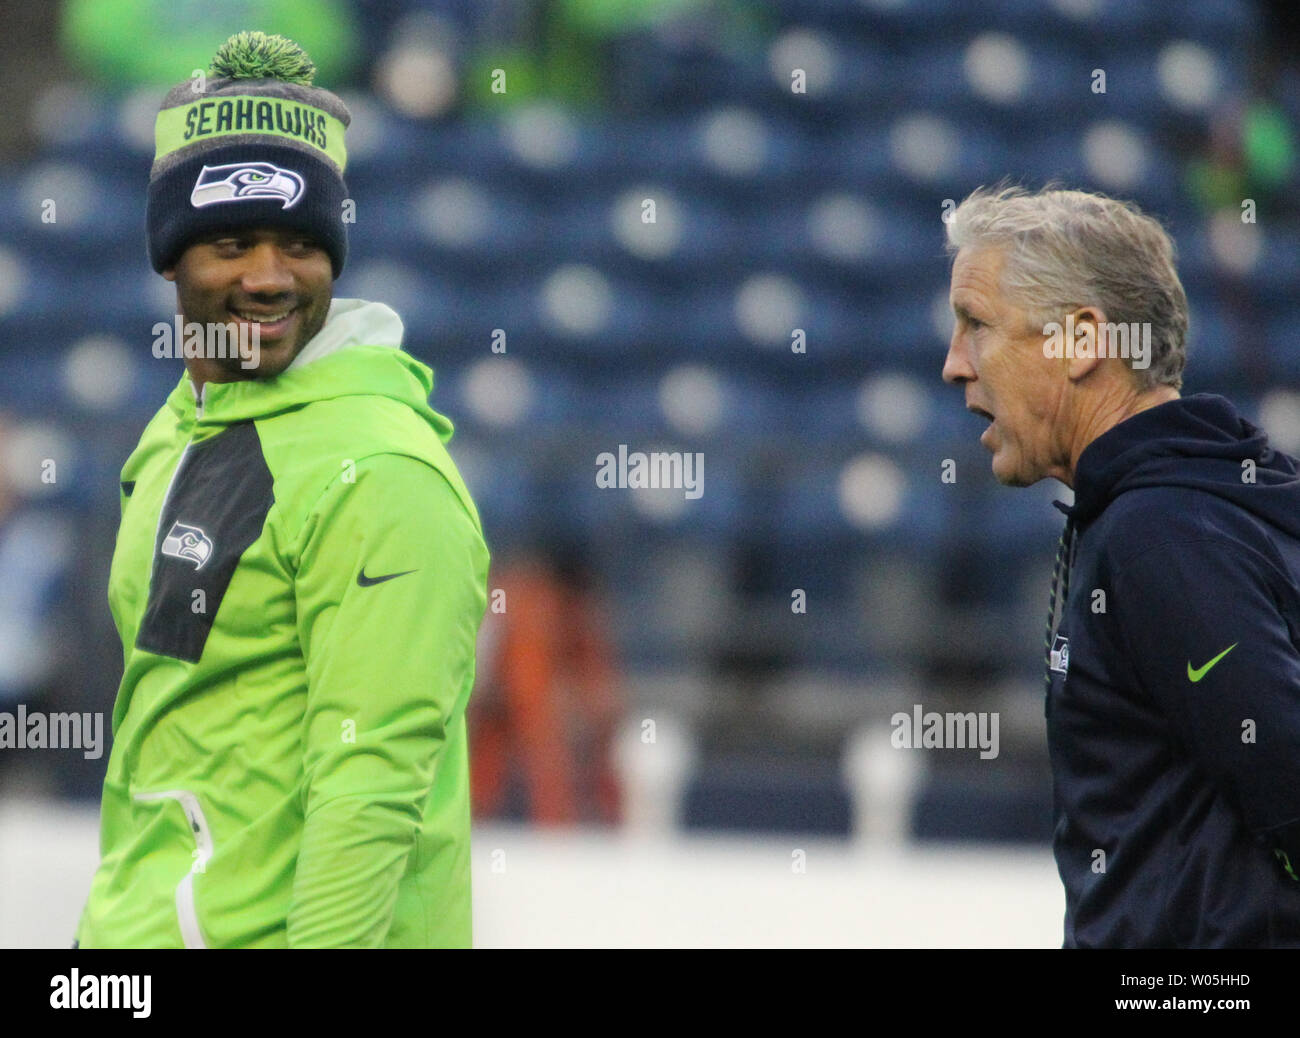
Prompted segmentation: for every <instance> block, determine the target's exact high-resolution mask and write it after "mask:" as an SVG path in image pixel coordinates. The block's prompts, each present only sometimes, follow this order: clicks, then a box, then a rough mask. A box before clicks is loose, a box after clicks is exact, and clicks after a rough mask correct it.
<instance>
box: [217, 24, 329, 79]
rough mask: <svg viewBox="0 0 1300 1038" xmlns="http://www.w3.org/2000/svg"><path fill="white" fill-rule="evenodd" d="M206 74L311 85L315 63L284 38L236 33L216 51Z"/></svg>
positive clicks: (264, 34) (252, 33) (258, 33)
mask: <svg viewBox="0 0 1300 1038" xmlns="http://www.w3.org/2000/svg"><path fill="white" fill-rule="evenodd" d="M208 72H209V73H210V74H211V75H213V76H224V77H225V78H227V79H278V80H280V81H281V82H284V83H298V84H300V85H301V86H311V81H312V79H313V77H314V76H315V75H316V64H315V62H313V61H312V60H311V58H309V57H307V52H306V51H305V50H303V49H302V48H301V47H300V46H298V44H296V43H294V42H293V40H290V39H286V38H285V37H284V36H268V35H267V34H266V33H264V32H238V33H235V35H234V36H232V37H230V39H228V40H226V42H225V43H223V44H222V45H221V46H220V47H219V48H218V50H217V53H216V54H214V55H213V56H212V66H211V68H209V69H208Z"/></svg>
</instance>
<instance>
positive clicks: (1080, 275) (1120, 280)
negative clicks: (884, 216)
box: [947, 186, 1187, 390]
mask: <svg viewBox="0 0 1300 1038" xmlns="http://www.w3.org/2000/svg"><path fill="white" fill-rule="evenodd" d="M947 235H948V241H947V251H948V254H949V255H955V254H956V253H957V251H958V250H959V249H962V248H965V247H967V246H970V247H973V248H982V247H985V246H993V247H997V248H1003V249H1005V250H1006V257H1007V260H1006V266H1005V267H1004V268H1003V272H1002V290H1003V291H1004V292H1006V293H1008V294H1009V295H1011V296H1012V297H1014V298H1015V300H1016V301H1017V302H1018V303H1019V304H1020V305H1022V306H1023V307H1024V308H1025V309H1026V310H1028V311H1029V314H1030V320H1031V321H1032V322H1033V323H1034V324H1036V325H1039V326H1041V325H1044V324H1046V323H1047V322H1049V321H1060V320H1061V319H1062V316H1063V315H1064V314H1065V313H1067V312H1070V311H1072V310H1075V309H1077V308H1079V307H1082V306H1096V307H1098V308H1100V309H1101V310H1102V311H1104V312H1105V314H1106V320H1107V321H1111V322H1115V323H1117V324H1131V323H1133V322H1137V323H1139V324H1149V325H1150V327H1151V363H1150V366H1149V367H1147V368H1146V369H1144V370H1140V371H1139V370H1134V372H1133V374H1134V376H1135V378H1136V379H1137V381H1138V383H1139V385H1140V387H1141V388H1142V389H1143V390H1149V389H1155V388H1156V387H1157V386H1161V385H1165V386H1173V387H1174V388H1175V389H1178V388H1181V387H1182V384H1183V377H1182V376H1183V367H1184V365H1185V364H1186V362H1187V346H1186V340H1187V293H1186V292H1184V291H1183V286H1182V283H1181V282H1180V281H1179V280H1178V272H1177V270H1176V269H1175V267H1174V259H1175V251H1174V243H1173V241H1172V240H1171V239H1170V237H1169V235H1168V234H1167V233H1166V232H1165V229H1164V228H1163V227H1161V226H1160V224H1159V223H1158V222H1157V221H1156V220H1155V219H1153V218H1152V217H1150V216H1147V215H1146V214H1144V213H1143V212H1142V211H1141V210H1140V209H1139V208H1138V207H1137V206H1136V205H1134V204H1133V203H1132V202H1121V201H1119V200H1117V199H1113V198H1108V197H1107V196H1105V195H1102V194H1090V193H1088V192H1086V191H1065V190H1056V189H1053V188H1052V187H1050V186H1049V187H1047V188H1044V189H1043V190H1042V191H1039V192H1035V193H1031V192H1029V191H1026V190H1025V189H1024V188H1020V187H1001V186H999V187H992V188H984V187H981V188H979V189H978V190H976V191H973V192H972V193H971V194H970V195H968V196H967V197H966V198H965V199H964V200H963V201H962V203H961V205H959V206H958V207H957V208H956V210H954V211H953V213H952V214H951V216H950V217H949V218H948V224H947Z"/></svg>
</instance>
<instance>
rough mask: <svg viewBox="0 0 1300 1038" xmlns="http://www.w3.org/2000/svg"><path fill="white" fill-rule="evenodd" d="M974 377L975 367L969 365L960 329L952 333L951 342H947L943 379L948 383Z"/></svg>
mask: <svg viewBox="0 0 1300 1038" xmlns="http://www.w3.org/2000/svg"><path fill="white" fill-rule="evenodd" d="M974 378H975V369H974V368H973V367H972V366H971V362H970V357H969V356H968V355H967V353H966V337H965V336H964V335H962V334H961V331H960V330H957V329H955V330H954V331H953V333H952V342H950V343H949V344H948V356H947V357H945V358H944V362H943V380H944V381H945V382H947V383H949V384H960V383H962V382H970V381H972V380H973V379H974Z"/></svg>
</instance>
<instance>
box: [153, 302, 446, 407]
mask: <svg viewBox="0 0 1300 1038" xmlns="http://www.w3.org/2000/svg"><path fill="white" fill-rule="evenodd" d="M402 335H403V327H402V320H401V318H400V317H398V315H397V314H396V313H395V312H394V311H393V310H392V308H391V307H388V306H386V305H384V304H383V303H372V302H367V301H365V300H361V299H334V300H332V301H331V303H330V309H329V314H328V316H327V317H326V320H325V324H324V325H323V326H322V327H321V330H320V331H319V332H317V333H316V335H314V336H313V337H312V338H311V340H310V341H309V342H308V343H307V345H306V346H304V347H303V348H302V350H301V351H300V352H299V353H298V355H297V356H296V357H295V358H294V359H293V361H292V362H291V363H290V364H289V366H288V367H287V368H285V369H284V371H282V372H280V374H279V375H277V376H275V377H274V378H269V379H250V380H237V381H233V382H206V383H204V385H203V390H202V394H201V396H202V400H201V401H200V399H199V397H200V394H198V393H196V392H195V389H194V381H193V379H191V378H190V373H189V371H188V370H186V371H185V372H183V373H182V375H181V379H180V382H179V383H178V384H177V386H176V388H175V389H173V390H172V393H171V395H170V396H169V397H168V399H167V403H168V405H169V406H170V408H171V409H172V411H174V412H175V413H176V415H177V417H178V418H180V419H181V420H182V421H195V420H197V422H198V424H199V425H206V424H217V425H220V424H225V423H228V422H231V421H240V420H246V419H250V418H256V417H261V416H264V415H267V414H270V413H273V412H276V411H279V410H283V409H284V408H286V407H293V406H297V405H299V404H302V403H305V402H306V401H307V400H310V399H321V398H325V397H333V396H347V395H352V394H357V393H378V394H381V395H385V396H394V397H399V398H402V399H407V400H408V402H411V403H412V404H413V406H418V405H419V404H420V403H424V404H427V400H428V394H429V392H430V391H431V389H432V388H433V377H432V376H433V373H432V371H430V370H429V368H428V367H427V366H426V365H424V364H422V363H420V362H419V361H417V360H416V359H415V358H413V357H411V356H410V355H409V354H407V353H405V352H404V351H403V350H402V349H401V342H402ZM417 398H418V400H417ZM200 403H201V405H202V406H200Z"/></svg>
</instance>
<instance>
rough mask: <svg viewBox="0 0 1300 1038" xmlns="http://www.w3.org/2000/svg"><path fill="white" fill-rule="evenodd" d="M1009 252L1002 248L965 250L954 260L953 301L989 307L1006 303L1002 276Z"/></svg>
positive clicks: (962, 249)
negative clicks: (977, 303)
mask: <svg viewBox="0 0 1300 1038" xmlns="http://www.w3.org/2000/svg"><path fill="white" fill-rule="evenodd" d="M1005 267H1006V250H1005V249H1003V248H1000V247H998V246H993V245H984V246H971V245H967V246H963V247H962V248H961V249H959V250H958V252H957V255H956V256H955V257H954V258H953V263H952V279H951V285H950V288H949V299H950V300H951V301H952V302H953V304H954V305H956V304H957V303H959V302H963V301H966V300H969V301H971V302H983V303H985V304H986V305H991V304H997V303H1000V302H1002V298H1001V297H1002V273H1003V270H1004V269H1005Z"/></svg>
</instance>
